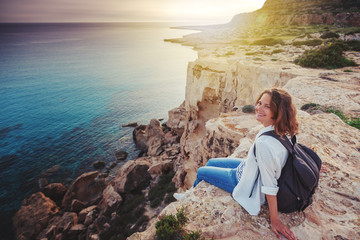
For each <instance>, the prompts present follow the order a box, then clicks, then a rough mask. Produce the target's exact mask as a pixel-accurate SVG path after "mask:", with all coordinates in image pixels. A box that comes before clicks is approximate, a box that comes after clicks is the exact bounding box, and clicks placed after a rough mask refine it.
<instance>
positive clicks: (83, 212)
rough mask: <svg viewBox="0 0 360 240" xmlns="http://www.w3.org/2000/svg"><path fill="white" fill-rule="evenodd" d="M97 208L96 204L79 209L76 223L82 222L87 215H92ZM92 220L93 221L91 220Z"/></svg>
mask: <svg viewBox="0 0 360 240" xmlns="http://www.w3.org/2000/svg"><path fill="white" fill-rule="evenodd" d="M96 209H97V206H96V205H93V206H90V207H87V208H85V209H83V210H81V211H80V213H79V218H78V223H84V222H85V219H86V218H87V217H88V215H89V216H90V215H92V214H93V213H94V212H95V211H96ZM91 222H93V221H91Z"/></svg>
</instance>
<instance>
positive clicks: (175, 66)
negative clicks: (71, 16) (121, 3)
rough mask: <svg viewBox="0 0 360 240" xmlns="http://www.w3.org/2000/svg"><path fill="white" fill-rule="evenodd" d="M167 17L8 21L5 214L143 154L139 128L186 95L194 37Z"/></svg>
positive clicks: (1, 146) (2, 84)
mask: <svg viewBox="0 0 360 240" xmlns="http://www.w3.org/2000/svg"><path fill="white" fill-rule="evenodd" d="M171 26H176V24H165V23H161V24H160V23H158V24H153V23H116V24H115V23H114V24H105V23H102V24H0V109H1V110H0V111H1V114H0V178H1V184H0V212H1V213H3V214H4V213H5V214H9V213H13V212H14V211H15V210H16V209H17V208H18V207H19V206H20V203H21V200H22V199H23V198H24V197H25V196H27V195H29V194H30V193H33V192H36V191H38V190H39V184H38V180H39V178H40V177H41V176H43V175H42V173H44V171H46V170H47V169H49V168H52V167H53V166H56V165H59V166H60V168H59V169H58V170H57V171H54V172H53V173H50V174H47V175H46V178H47V180H48V182H69V181H70V180H71V179H75V178H76V177H77V176H79V175H80V174H81V173H83V172H86V171H91V170H94V169H93V167H92V163H93V162H94V161H96V160H103V161H105V162H106V163H109V162H111V161H114V160H115V157H114V153H115V151H117V150H125V151H127V152H128V153H129V157H128V159H134V158H136V156H137V154H138V152H137V150H136V148H135V146H134V143H133V140H132V130H133V129H132V128H122V127H121V125H122V124H126V123H129V122H138V123H143V124H148V123H149V121H150V119H152V118H164V121H166V119H167V112H168V110H170V109H172V108H174V107H177V106H179V105H180V104H181V103H182V101H183V100H184V97H185V83H186V69H187V63H188V62H189V61H192V60H194V59H195V58H196V53H195V51H193V50H192V49H191V48H189V47H184V46H180V45H177V44H171V43H168V42H164V41H163V39H164V38H173V37H180V36H182V35H184V34H188V33H191V31H188V30H175V29H170V28H169V27H171Z"/></svg>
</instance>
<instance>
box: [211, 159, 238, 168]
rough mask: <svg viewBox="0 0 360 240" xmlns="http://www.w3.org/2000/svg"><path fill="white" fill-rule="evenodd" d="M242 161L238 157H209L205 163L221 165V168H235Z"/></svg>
mask: <svg viewBox="0 0 360 240" xmlns="http://www.w3.org/2000/svg"><path fill="white" fill-rule="evenodd" d="M241 162H242V159H240V158H211V159H209V161H208V162H207V163H206V166H208V167H209V166H212V167H222V168H237V166H239V164H240V163H241Z"/></svg>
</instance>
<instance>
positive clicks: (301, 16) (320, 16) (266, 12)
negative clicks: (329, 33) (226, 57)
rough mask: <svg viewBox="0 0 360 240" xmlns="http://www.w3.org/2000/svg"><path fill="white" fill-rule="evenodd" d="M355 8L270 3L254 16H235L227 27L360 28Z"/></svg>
mask: <svg viewBox="0 0 360 240" xmlns="http://www.w3.org/2000/svg"><path fill="white" fill-rule="evenodd" d="M359 8H360V1H358V0H299V1H296V0H272V1H266V2H265V3H264V6H263V7H262V8H261V9H259V10H257V11H255V12H252V13H246V14H239V15H236V16H235V17H234V18H233V19H232V21H231V23H230V24H231V25H233V26H239V25H244V24H255V25H257V24H267V25H270V24H278V25H279V24H280V25H287V24H291V25H308V24H328V25H332V24H336V25H342V26H344V25H346V26H360V13H359V10H360V9H359Z"/></svg>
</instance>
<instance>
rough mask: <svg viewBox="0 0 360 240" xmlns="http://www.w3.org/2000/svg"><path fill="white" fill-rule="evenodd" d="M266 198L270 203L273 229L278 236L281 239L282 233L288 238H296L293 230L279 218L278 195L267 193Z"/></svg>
mask: <svg viewBox="0 0 360 240" xmlns="http://www.w3.org/2000/svg"><path fill="white" fill-rule="evenodd" d="M266 199H267V202H268V205H269V210H270V221H271V224H270V225H271V229H272V230H273V231H274V233H275V234H276V236H277V237H278V238H279V239H280V233H281V234H282V235H284V236H285V237H286V238H287V239H291V240H293V239H294V240H295V239H296V238H295V235H294V234H293V232H292V231H291V230H290V229H289V228H288V227H287V226H286V225H285V224H283V223H282V222H281V221H280V220H279V218H278V208H277V199H276V195H267V194H266Z"/></svg>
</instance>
